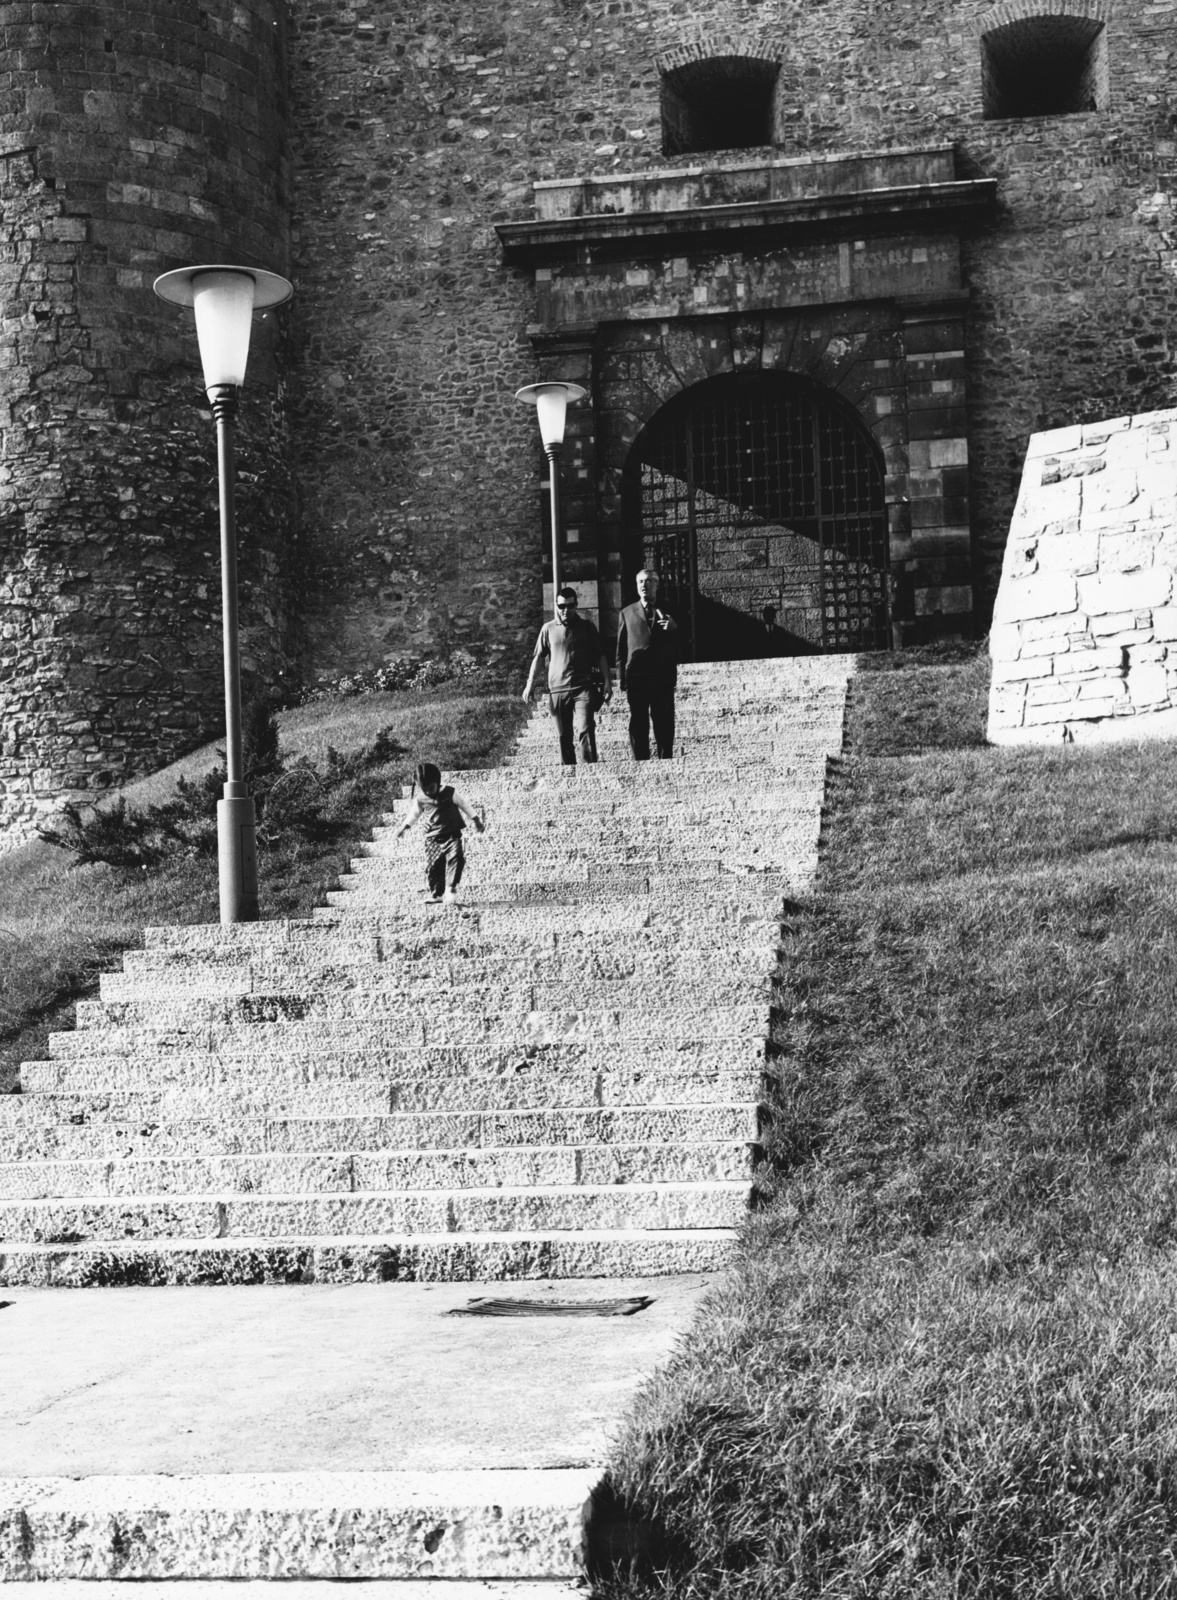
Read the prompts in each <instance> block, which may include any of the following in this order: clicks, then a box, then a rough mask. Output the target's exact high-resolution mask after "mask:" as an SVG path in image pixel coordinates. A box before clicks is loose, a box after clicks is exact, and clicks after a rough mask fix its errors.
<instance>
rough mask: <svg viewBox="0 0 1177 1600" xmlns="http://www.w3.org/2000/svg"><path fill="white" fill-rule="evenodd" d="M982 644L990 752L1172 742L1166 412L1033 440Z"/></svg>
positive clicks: (1175, 635)
mask: <svg viewBox="0 0 1177 1600" xmlns="http://www.w3.org/2000/svg"><path fill="white" fill-rule="evenodd" d="M989 648H990V652H991V654H992V657H993V682H992V689H991V692H990V700H989V738H990V740H991V741H992V742H993V743H994V744H1057V743H1059V742H1061V741H1064V740H1065V741H1075V740H1079V741H1082V740H1100V741H1106V740H1110V739H1143V738H1157V737H1164V738H1174V737H1177V411H1152V412H1146V413H1145V414H1143V415H1140V416H1134V417H1117V418H1115V419H1113V420H1111V421H1108V422H1093V423H1085V424H1083V425H1081V426H1075V427H1070V428H1060V429H1055V430H1052V431H1051V432H1049V433H1039V434H1035V435H1034V437H1033V438H1032V439H1031V440H1030V448H1029V450H1028V451H1027V453H1026V465H1025V469H1024V472H1023V474H1022V489H1021V493H1020V494H1019V496H1018V502H1017V507H1016V509H1015V511H1014V518H1013V524H1012V526H1011V528H1010V535H1009V542H1008V544H1007V545H1006V551H1005V565H1004V568H1003V571H1002V577H1001V588H1000V590H999V591H998V596H997V605H996V608H995V610H994V614H993V630H992V633H991V634H990V638H989Z"/></svg>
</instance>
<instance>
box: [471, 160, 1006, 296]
mask: <svg viewBox="0 0 1177 1600" xmlns="http://www.w3.org/2000/svg"><path fill="white" fill-rule="evenodd" d="M996 193H997V185H996V181H995V180H994V179H991V178H972V179H958V178H957V176H956V172H955V166H954V157H953V151H952V147H951V146H936V147H933V148H930V149H920V150H900V151H886V152H882V153H878V154H867V155H842V156H828V157H822V158H818V159H805V160H798V159H795V158H790V159H782V160H776V161H765V162H756V163H729V164H724V165H721V166H714V167H686V168H679V169H669V170H660V171H655V172H646V173H631V174H625V175H615V174H614V175H609V176H604V177H586V178H574V179H561V180H555V181H552V182H546V183H537V184H536V186H535V201H536V217H535V220H534V221H530V222H506V223H500V224H498V226H497V229H496V231H497V233H498V235H499V239H500V241H501V242H502V246H503V256H504V259H505V260H506V261H507V262H508V263H510V264H512V265H518V266H531V267H545V266H546V267H555V266H558V265H560V264H563V263H579V264H581V265H587V264H589V263H590V262H602V261H624V260H627V259H629V260H633V259H638V258H645V257H650V256H654V257H667V256H670V257H674V256H680V255H692V254H698V253H700V252H709V253H714V252H725V253H730V252H732V251H740V252H744V253H749V252H750V253H759V252H762V251H767V250H775V249H780V248H781V247H782V246H786V245H789V244H792V243H794V242H797V243H801V242H806V241H811V240H813V239H832V240H837V239H853V238H856V237H861V236H863V235H866V236H874V235H878V234H879V233H896V232H901V233H907V232H912V231H915V232H919V233H926V232H929V231H931V232H935V231H939V230H943V229H945V228H948V229H953V228H957V227H959V226H960V225H961V224H962V223H963V222H965V221H967V220H969V219H970V218H973V217H976V216H978V215H983V214H985V213H986V212H988V211H989V210H990V209H991V207H992V205H993V203H994V201H995V199H996Z"/></svg>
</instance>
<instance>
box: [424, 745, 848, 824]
mask: <svg viewBox="0 0 1177 1600" xmlns="http://www.w3.org/2000/svg"><path fill="white" fill-rule="evenodd" d="M828 759H829V757H828V756H827V755H826V753H825V752H824V751H818V750H815V751H813V752H806V753H802V754H798V752H796V751H792V752H790V753H788V754H785V755H782V756H781V759H780V760H779V761H773V762H772V764H771V786H772V787H773V788H776V787H777V786H779V785H781V784H787V782H788V780H789V779H790V778H792V777H798V778H803V779H804V781H805V782H807V783H809V782H812V783H816V782H817V781H818V775H819V773H824V772H825V770H826V765H827V762H828ZM768 778H769V774H768V772H767V771H766V763H765V761H764V759H763V758H762V757H760V756H754V755H747V754H746V753H745V747H744V746H743V745H741V746H740V748H739V749H738V750H737V751H735V752H734V753H733V755H732V756H731V758H730V759H724V758H721V757H720V756H719V755H718V754H716V756H715V758H714V760H713V761H712V762H711V763H710V764H709V765H706V766H704V765H699V766H695V767H691V768H688V767H685V766H683V765H681V764H680V763H679V762H678V760H677V759H676V760H674V761H632V762H630V763H629V764H628V765H627V766H623V765H621V764H618V763H609V762H604V761H599V762H597V763H596V764H595V765H593V766H575V767H565V766H560V765H558V764H557V763H556V762H553V763H552V764H551V765H550V766H549V765H541V766H524V765H520V766H517V767H492V768H487V769H485V770H479V769H475V770H461V771H450V772H446V773H445V774H444V780H445V782H446V783H447V784H450V785H452V786H453V787H454V788H455V789H457V790H458V791H459V793H460V794H461V795H462V796H463V797H464V798H465V799H468V800H470V801H471V802H472V803H477V801H478V800H479V799H480V798H481V797H482V796H484V795H486V796H489V795H500V794H507V795H529V796H531V797H532V798H533V799H534V800H535V801H536V802H537V803H544V804H546V805H549V806H552V805H555V804H557V803H558V802H559V801H560V800H561V799H565V797H575V799H576V800H577V801H579V802H580V803H582V804H592V803H595V802H596V801H597V800H598V799H601V800H605V801H608V802H612V803H614V804H628V805H636V806H642V807H649V808H653V807H655V806H658V807H661V808H663V809H666V808H668V807H670V806H672V805H674V804H676V803H678V802H679V801H680V800H681V803H683V804H685V805H687V806H691V805H697V804H699V803H701V802H706V801H707V799H708V798H709V796H711V795H712V794H727V793H729V792H731V791H733V790H744V789H749V790H757V789H762V788H764V787H766V786H767V785H768ZM411 793H412V785H411V784H404V785H402V788H401V797H402V798H404V799H407V798H409V796H410V795H411Z"/></svg>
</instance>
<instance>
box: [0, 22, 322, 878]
mask: <svg viewBox="0 0 1177 1600" xmlns="http://www.w3.org/2000/svg"><path fill="white" fill-rule="evenodd" d="M282 21H283V12H282V9H281V7H280V6H278V5H275V4H272V3H270V0H244V3H243V0H209V3H208V4H207V5H205V6H203V7H200V8H197V7H196V6H191V7H188V6H179V5H177V4H176V3H175V0H140V3H138V4H124V3H119V4H95V5H88V6H65V5H58V6H51V5H40V4H36V5H33V4H25V5H18V4H8V5H2V6H0V43H2V44H3V48H4V56H5V69H6V70H5V74H4V76H3V78H2V79H0V372H2V373H3V377H4V382H3V386H2V388H0V452H2V454H0V848H3V847H4V846H5V845H6V844H12V843H15V842H17V841H19V840H20V839H21V838H22V837H24V836H27V834H28V833H29V832H30V831H31V830H32V828H33V827H34V826H35V824H36V823H37V821H38V820H39V819H42V818H44V817H45V815H46V813H48V812H50V811H52V810H53V809H54V808H55V807H56V806H57V805H58V804H59V803H60V801H61V800H62V799H63V798H66V797H73V798H75V799H80V800H92V799H96V798H98V797H100V796H101V795H102V793H103V792H105V791H106V790H107V789H109V788H110V787H111V786H117V785H119V784H122V783H125V782H127V781H129V780H130V779H132V778H134V777H136V776H138V775H140V774H142V773H145V772H149V771H152V770H154V769H155V768H156V767H158V766H159V765H160V764H161V763H163V762H165V761H167V760H170V759H173V758H174V757H176V756H178V755H181V754H183V753H184V752H185V751H187V750H189V749H191V748H192V747H193V746H194V745H196V744H199V743H201V742H202V741H204V740H207V739H209V738H211V737H213V736H214V735H215V734H216V733H218V732H219V731H220V729H221V727H222V726H223V723H222V721H221V711H222V694H221V681H220V661H219V656H220V604H219V595H220V578H219V561H218V548H217V546H218V524H217V494H216V444H215V435H214V431H213V427H212V421H211V417H210V415H209V413H208V409H207V402H206V399H205V397H204V394H203V391H202V390H201V388H200V378H199V370H200V369H199V362H198V360H197V357H196V349H195V337H194V332H193V328H192V321H191V317H188V318H187V319H186V321H185V320H183V319H182V318H181V316H180V315H179V314H178V313H177V312H175V311H174V310H170V309H169V308H166V307H165V306H163V305H162V303H161V302H159V301H158V300H157V299H156V298H155V296H154V295H153V294H152V292H151V284H152V280H153V279H154V277H155V276H156V275H157V274H158V273H160V272H162V271H165V270H166V269H167V268H169V267H173V266H178V265H182V264H187V263H189V262H192V261H201V260H204V261H209V260H211V261H219V260H224V259H226V257H227V258H228V259H230V260H237V261H240V262H242V263H243V264H245V265H250V264H255V265H258V266H265V267H276V268H278V269H279V270H281V269H283V268H286V267H287V265H288V263H287V254H288V232H289V229H288V224H287V222H286V219H285V209H284V208H285V189H286V187H287V185H288V175H287V173H286V170H285V160H286V158H285V123H284V116H285V94H286V90H285V84H284V82H283V74H282V70H281V52H280V49H279V47H278V43H277V42H276V41H277V39H278V36H279V34H280V31H281V23H282ZM279 355H280V352H279V348H278V341H277V338H276V324H275V323H274V321H273V319H271V320H270V321H269V322H268V323H264V322H259V324H258V327H257V330H256V333H255V341H254V350H253V354H252V359H251V370H250V382H249V384H248V386H247V389H246V393H245V397H244V401H243V405H242V411H241V426H240V429H239V448H238V467H239V474H238V479H239V481H238V517H239V525H240V541H239V542H240V554H241V560H240V566H241V578H242V623H243V643H244V659H243V666H244V669H245V672H246V674H247V676H248V675H250V674H252V675H253V676H254V677H255V678H256V677H259V676H260V677H261V678H262V679H264V680H265V681H266V682H267V683H271V682H273V681H274V680H275V679H279V680H280V674H281V671H282V668H283V666H284V652H285V647H286V642H287V638H288V633H289V612H290V560H289V556H290V541H291V526H290V524H291V506H292V495H291V485H290V466H289V448H288V441H287V432H286V423H285V420H284V417H283V413H282V409H281V404H280V397H279V370H280V366H279Z"/></svg>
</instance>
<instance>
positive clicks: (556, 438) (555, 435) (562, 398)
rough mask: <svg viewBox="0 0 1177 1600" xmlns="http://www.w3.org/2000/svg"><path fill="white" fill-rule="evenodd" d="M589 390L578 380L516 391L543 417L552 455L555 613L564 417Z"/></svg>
mask: <svg viewBox="0 0 1177 1600" xmlns="http://www.w3.org/2000/svg"><path fill="white" fill-rule="evenodd" d="M587 393H588V391H587V390H586V389H582V388H581V386H580V385H579V384H578V383H529V384H528V385H527V387H526V388H525V389H517V390H516V391H515V398H516V400H521V401H522V402H523V404H524V405H528V406H534V407H535V409H536V414H537V416H538V418H539V432H540V438H541V439H542V440H543V443H544V454H545V455H546V456H547V458H548V488H549V492H550V497H551V508H552V614H553V616H554V615H555V606H556V596H557V595H558V594H559V592H560V465H559V464H560V449H561V446H562V445H563V443H564V419H565V416H566V414H567V411H568V407H569V406H570V405H575V403H576V402H577V401H578V400H583V399H584V397H585V395H586V394H587Z"/></svg>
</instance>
